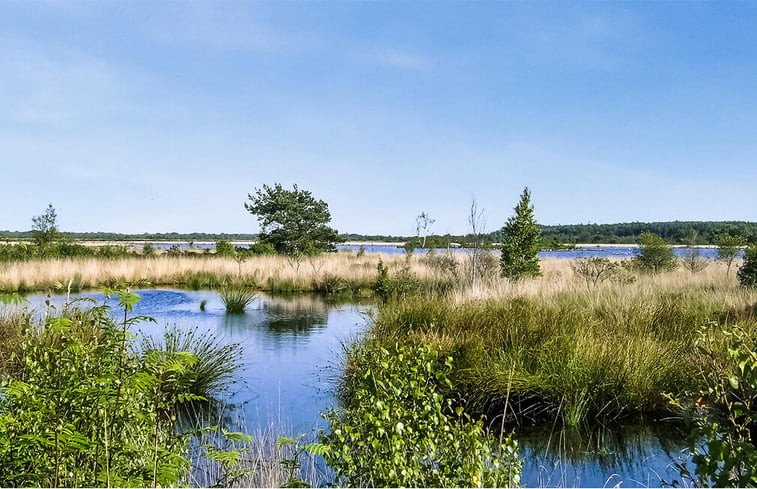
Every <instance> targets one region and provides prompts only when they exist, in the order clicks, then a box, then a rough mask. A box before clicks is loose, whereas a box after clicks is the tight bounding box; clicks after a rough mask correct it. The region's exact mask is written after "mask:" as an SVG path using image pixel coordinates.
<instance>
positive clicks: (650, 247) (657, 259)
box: [634, 233, 678, 273]
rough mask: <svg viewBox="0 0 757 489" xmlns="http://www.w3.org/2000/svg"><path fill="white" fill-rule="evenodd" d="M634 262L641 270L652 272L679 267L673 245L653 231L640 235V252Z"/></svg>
mask: <svg viewBox="0 0 757 489" xmlns="http://www.w3.org/2000/svg"><path fill="white" fill-rule="evenodd" d="M634 262H635V263H636V265H637V266H638V267H639V269H640V270H643V271H646V272H650V273H660V272H665V271H670V270H675V269H676V267H678V261H677V260H676V257H675V254H673V247H672V246H670V245H669V244H668V243H666V242H665V240H664V239H662V238H661V237H659V236H657V235H656V234H652V233H641V235H639V254H638V255H637V256H636V257H635V258H634Z"/></svg>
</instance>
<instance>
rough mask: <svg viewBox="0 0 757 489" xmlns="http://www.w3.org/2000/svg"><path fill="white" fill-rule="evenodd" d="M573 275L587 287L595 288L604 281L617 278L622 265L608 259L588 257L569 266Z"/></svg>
mask: <svg viewBox="0 0 757 489" xmlns="http://www.w3.org/2000/svg"><path fill="white" fill-rule="evenodd" d="M571 268H572V269H573V273H575V274H576V275H578V276H579V277H581V278H582V279H583V280H584V282H586V286H587V287H596V286H597V285H599V284H601V283H602V282H604V281H606V280H612V279H615V278H616V277H618V274H619V273H620V271H621V270H622V268H623V265H622V264H621V263H620V262H617V261H611V260H610V259H609V258H599V257H596V256H595V257H588V258H578V259H576V260H574V261H573V263H572V264H571Z"/></svg>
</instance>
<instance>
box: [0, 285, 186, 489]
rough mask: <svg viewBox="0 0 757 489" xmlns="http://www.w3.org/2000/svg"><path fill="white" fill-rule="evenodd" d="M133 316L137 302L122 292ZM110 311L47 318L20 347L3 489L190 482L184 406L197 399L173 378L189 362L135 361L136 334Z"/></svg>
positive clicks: (160, 357) (0, 479) (9, 400)
mask: <svg viewBox="0 0 757 489" xmlns="http://www.w3.org/2000/svg"><path fill="white" fill-rule="evenodd" d="M116 298H117V299H118V301H119V303H120V304H121V305H122V306H123V308H124V310H125V313H128V311H130V310H131V309H132V307H133V305H134V304H136V302H137V301H138V300H139V297H138V296H137V295H136V294H133V293H129V292H120V293H118V294H117V295H116ZM139 319H142V318H134V319H125V320H124V322H123V323H121V324H118V325H116V324H115V323H114V322H113V321H112V320H111V319H110V313H109V311H108V308H107V307H104V306H100V307H95V308H93V309H92V310H90V311H88V312H86V313H84V312H71V311H70V310H69V315H68V316H67V317H56V318H48V319H47V321H46V323H45V326H44V329H43V330H42V331H41V332H39V333H37V334H29V335H27V337H26V338H25V340H24V342H23V345H22V347H21V352H20V355H21V356H20V358H21V362H20V363H21V364H20V370H19V373H18V374H17V375H14V377H13V378H12V379H10V380H8V381H6V382H4V383H3V396H2V397H0V486H3V487H14V486H15V487H22V486H46V487H104V486H131V487H140V486H148V485H149V486H153V487H155V486H156V485H160V486H163V487H165V486H169V485H171V486H173V485H176V484H177V483H178V482H179V480H180V477H181V476H182V475H183V474H184V473H186V471H187V469H188V467H189V461H188V460H187V458H186V457H185V454H186V453H187V441H188V438H187V437H186V436H182V435H178V434H177V432H176V426H175V411H176V408H177V406H178V405H179V404H180V403H182V402H184V401H187V400H192V399H196V397H195V396H192V395H191V394H189V393H187V392H184V391H182V390H181V389H180V388H178V387H179V386H177V384H176V378H177V377H180V376H182V375H183V374H184V373H185V372H186V371H187V369H188V368H190V367H191V366H192V365H194V364H195V363H196V362H197V358H196V357H195V356H194V355H192V354H190V353H186V352H157V351H156V352H153V353H152V354H150V355H147V356H146V357H145V358H143V359H140V358H139V357H137V356H136V355H134V354H132V353H130V342H131V339H130V338H131V336H130V333H129V331H128V329H129V326H130V325H132V324H133V323H134V322H135V321H136V320H139Z"/></svg>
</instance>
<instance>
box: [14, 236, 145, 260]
mask: <svg viewBox="0 0 757 489" xmlns="http://www.w3.org/2000/svg"><path fill="white" fill-rule="evenodd" d="M129 256H135V255H134V253H130V252H129V251H128V250H127V248H126V247H125V246H109V245H106V246H84V245H81V244H77V243H70V242H66V241H62V242H56V243H46V244H41V245H37V244H34V245H31V244H25V243H21V244H15V245H12V244H4V245H0V262H17V261H31V260H45V259H50V258H63V259H66V258H105V259H115V258H126V257H129Z"/></svg>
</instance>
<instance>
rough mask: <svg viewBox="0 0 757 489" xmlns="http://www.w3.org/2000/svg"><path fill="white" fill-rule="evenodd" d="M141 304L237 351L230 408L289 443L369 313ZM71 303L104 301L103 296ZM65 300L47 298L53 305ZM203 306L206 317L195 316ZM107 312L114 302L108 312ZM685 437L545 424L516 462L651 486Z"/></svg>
mask: <svg viewBox="0 0 757 489" xmlns="http://www.w3.org/2000/svg"><path fill="white" fill-rule="evenodd" d="M136 292H137V293H138V294H139V295H140V296H141V297H142V300H141V302H140V303H139V304H138V305H137V306H136V307H135V310H134V314H135V315H137V314H138V315H147V316H151V317H153V318H155V319H156V321H157V324H153V323H142V324H141V325H139V327H138V328H137V329H139V330H140V331H141V334H149V335H155V334H158V335H160V334H162V332H163V331H164V328H165V327H167V326H171V325H176V326H177V327H179V328H181V329H190V328H198V329H199V330H200V331H203V332H206V333H208V334H213V335H216V336H218V337H219V338H220V339H221V340H222V341H224V342H228V343H240V344H241V345H242V347H243V349H244V355H243V366H242V368H241V369H240V371H239V372H238V375H237V379H236V384H235V385H234V386H233V387H232V389H231V392H230V394H229V396H228V399H227V400H228V401H229V402H231V403H235V404H238V405H239V407H240V410H241V412H243V414H244V416H243V419H244V422H245V424H246V426H247V429H248V431H249V432H254V431H255V430H256V428H257V427H261V426H262V427H265V426H268V425H269V424H270V423H274V424H276V425H278V426H281V427H282V428H283V430H284V432H285V433H288V434H292V435H296V434H299V433H312V432H313V430H315V429H318V428H327V424H326V423H325V422H324V420H323V419H322V418H321V415H320V413H321V412H323V411H325V410H327V409H329V408H330V407H331V406H333V405H334V403H335V402H336V401H335V399H334V387H335V385H336V383H337V381H338V378H339V375H340V369H341V365H342V361H343V354H342V351H343V350H342V345H343V344H345V343H349V342H350V341H353V340H354V339H355V338H358V337H359V336H360V335H361V334H362V332H363V331H364V329H365V327H366V326H367V324H368V321H369V315H370V314H371V312H372V311H373V310H374V307H373V306H371V305H368V304H346V305H334V304H329V303H327V302H325V301H324V300H323V299H322V298H321V297H319V296H310V295H300V296H295V297H292V298H280V297H271V296H268V295H264V294H260V295H259V296H258V298H257V299H256V300H255V301H254V302H253V303H252V304H251V305H250V306H249V307H248V310H247V313H246V314H241V315H229V314H226V312H225V309H224V307H223V304H222V303H221V301H220V300H219V299H218V294H217V293H216V292H213V291H186V290H172V289H157V290H155V289H153V290H139V291H136ZM73 297H90V298H93V299H96V300H98V301H102V299H103V297H102V295H101V294H98V293H95V292H86V293H81V294H75V295H74V296H73ZM28 300H29V307H34V308H35V309H36V310H37V311H38V313H40V314H41V313H43V310H44V308H45V305H44V303H45V301H46V300H47V296H44V295H32V296H29V297H28ZM65 300H66V298H65V296H57V295H56V296H51V297H50V303H51V304H52V305H53V306H56V307H60V306H61V305H62V304H63V303H64V302H65ZM202 301H207V304H206V307H205V311H201V310H200V304H201V302H202ZM113 305H115V304H113ZM685 436H686V433H683V432H681V430H680V428H678V427H677V426H676V425H675V424H671V423H669V422H662V421H656V420H649V421H647V422H646V423H644V424H638V423H637V424H631V425H625V426H620V427H614V428H613V429H604V430H602V429H598V430H595V431H593V432H590V433H586V432H582V431H577V430H559V429H557V430H555V429H553V428H552V427H551V426H537V427H530V428H522V429H520V430H519V431H518V432H517V433H516V438H517V439H518V440H519V443H520V451H521V457H522V459H523V461H524V470H523V476H522V479H523V482H524V483H525V484H526V485H527V486H530V487H534V486H584V487H587V486H588V487H602V486H605V485H608V486H614V485H616V484H618V483H619V482H622V484H623V486H625V487H636V486H639V487H649V486H659V485H660V480H661V479H664V480H667V481H671V480H673V479H674V478H677V474H678V472H677V471H676V469H675V467H674V466H673V464H674V463H676V462H678V461H680V460H682V459H685V458H684V456H683V454H684V453H685V444H684V442H683V440H684V438H685Z"/></svg>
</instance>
